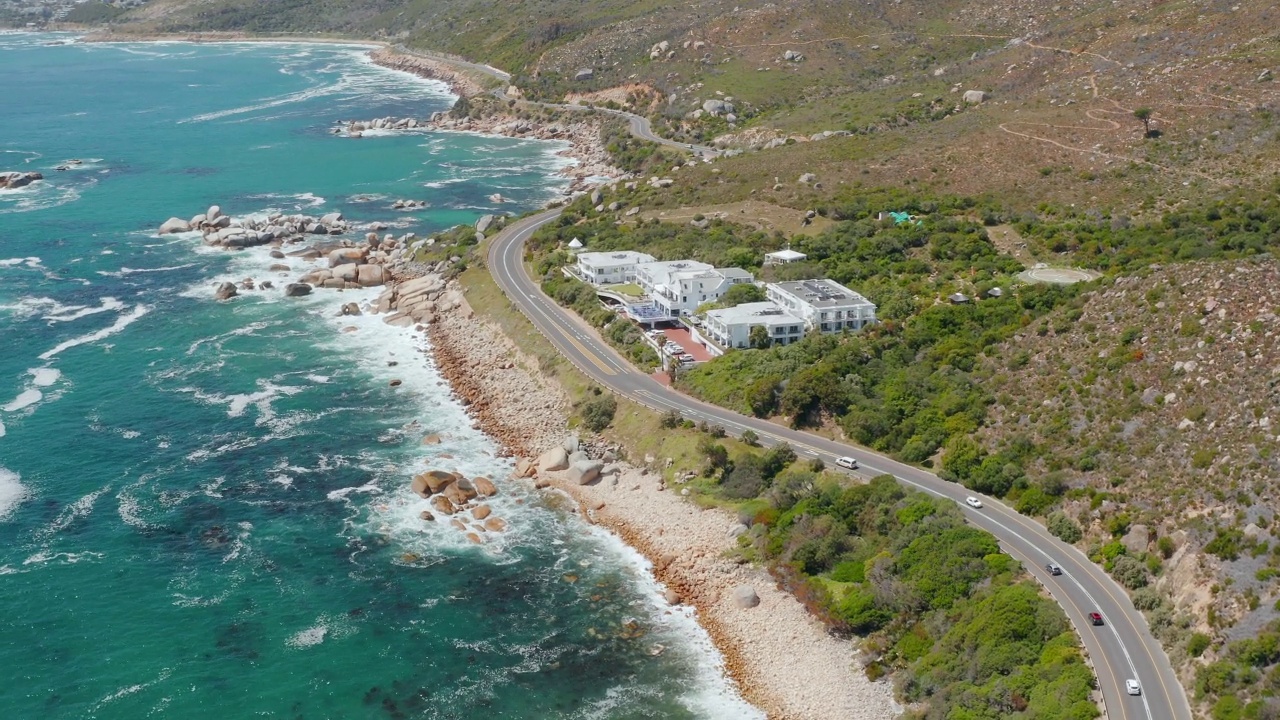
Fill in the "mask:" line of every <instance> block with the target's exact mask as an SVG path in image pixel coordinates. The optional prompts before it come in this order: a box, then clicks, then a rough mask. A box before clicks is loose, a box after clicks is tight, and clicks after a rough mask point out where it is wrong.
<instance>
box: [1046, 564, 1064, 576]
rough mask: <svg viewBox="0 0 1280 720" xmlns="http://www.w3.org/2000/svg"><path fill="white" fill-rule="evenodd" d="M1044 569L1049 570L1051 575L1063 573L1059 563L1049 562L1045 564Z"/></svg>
mask: <svg viewBox="0 0 1280 720" xmlns="http://www.w3.org/2000/svg"><path fill="white" fill-rule="evenodd" d="M1044 569H1045V570H1048V571H1049V574H1050V575H1061V574H1062V568H1061V567H1058V564H1057V563H1049V564H1048V565H1045V566H1044Z"/></svg>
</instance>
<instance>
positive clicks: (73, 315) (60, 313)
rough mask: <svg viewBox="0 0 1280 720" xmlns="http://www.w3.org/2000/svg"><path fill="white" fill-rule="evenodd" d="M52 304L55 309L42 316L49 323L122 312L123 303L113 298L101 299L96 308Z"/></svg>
mask: <svg viewBox="0 0 1280 720" xmlns="http://www.w3.org/2000/svg"><path fill="white" fill-rule="evenodd" d="M53 302H54V305H55V306H56V309H55V310H53V311H52V312H50V314H48V315H45V316H44V319H45V320H48V321H50V322H71V321H72V320H79V319H80V318H82V317H88V316H90V315H97V314H98V313H104V312H110V311H112V310H122V309H123V308H124V303H122V302H120V301H119V300H117V299H115V298H113V297H104V298H102V304H100V305H98V306H97V307H85V306H67V305H59V304H58V303H57V302H56V301H53Z"/></svg>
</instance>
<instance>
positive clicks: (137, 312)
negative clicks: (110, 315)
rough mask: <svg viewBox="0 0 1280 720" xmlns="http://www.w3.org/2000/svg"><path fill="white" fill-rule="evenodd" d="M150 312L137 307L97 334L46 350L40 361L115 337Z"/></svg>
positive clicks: (63, 342)
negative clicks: (78, 346)
mask: <svg viewBox="0 0 1280 720" xmlns="http://www.w3.org/2000/svg"><path fill="white" fill-rule="evenodd" d="M150 310H151V308H150V307H148V306H146V305H138V306H136V307H134V308H133V312H131V313H129V314H128V315H121V316H120V317H119V318H118V319H117V320H116V321H115V322H114V323H112V324H111V325H109V326H107V327H105V328H103V329H101V330H99V331H97V332H94V333H89V334H88V335H81V336H80V337H75V338H71V339H70V340H64V341H62V342H60V343H58V344H57V345H55V346H54V347H53V348H52V349H51V350H46V351H44V352H42V353H40V355H39V357H40V359H41V360H48V359H50V358H52V357H53V356H55V355H58V354H59V353H61V352H62V351H63V350H67V349H69V348H73V347H75V346H77V345H84V344H85V343H91V342H97V341H98V340H101V339H103V338H106V337H110V336H112V335H115V334H116V333H118V332H120V331H122V330H124V329H125V328H127V327H129V325H131V324H132V323H133V322H134V321H135V320H137V319H138V318H140V317H142V316H143V315H146V314H147V313H148V312H149V311H150Z"/></svg>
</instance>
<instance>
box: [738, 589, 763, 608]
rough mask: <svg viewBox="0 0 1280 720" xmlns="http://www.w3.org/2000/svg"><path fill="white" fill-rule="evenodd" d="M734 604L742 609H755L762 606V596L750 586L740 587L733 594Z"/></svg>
mask: <svg viewBox="0 0 1280 720" xmlns="http://www.w3.org/2000/svg"><path fill="white" fill-rule="evenodd" d="M731 597H732V598H733V604H734V605H736V606H738V607H740V608H744V609H745V608H753V607H755V606H757V605H759V604H760V596H759V595H757V594H756V589H755V588H753V587H751V586H750V585H739V586H738V587H736V588H734V589H733V592H732V593H731Z"/></svg>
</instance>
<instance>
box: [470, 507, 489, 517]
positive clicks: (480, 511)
mask: <svg viewBox="0 0 1280 720" xmlns="http://www.w3.org/2000/svg"><path fill="white" fill-rule="evenodd" d="M492 514H493V509H492V508H490V507H489V506H488V505H477V506H475V507H473V508H471V517H473V518H475V519H477V520H483V519H485V518H487V517H489V516H490V515H492Z"/></svg>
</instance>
